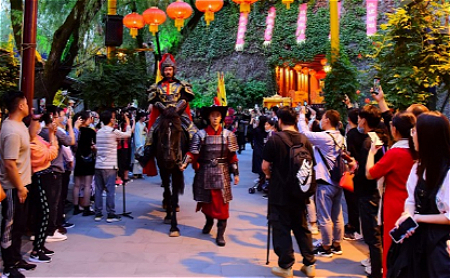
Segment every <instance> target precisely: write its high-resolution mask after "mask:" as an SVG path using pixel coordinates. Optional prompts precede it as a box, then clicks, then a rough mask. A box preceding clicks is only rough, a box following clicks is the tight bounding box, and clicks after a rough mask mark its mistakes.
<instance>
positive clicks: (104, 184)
mask: <svg viewBox="0 0 450 278" xmlns="http://www.w3.org/2000/svg"><path fill="white" fill-rule="evenodd" d="M116 177H117V170H116V169H95V214H101V213H102V211H103V196H102V194H103V190H106V212H107V213H108V215H110V214H115V213H116V204H115V195H116Z"/></svg>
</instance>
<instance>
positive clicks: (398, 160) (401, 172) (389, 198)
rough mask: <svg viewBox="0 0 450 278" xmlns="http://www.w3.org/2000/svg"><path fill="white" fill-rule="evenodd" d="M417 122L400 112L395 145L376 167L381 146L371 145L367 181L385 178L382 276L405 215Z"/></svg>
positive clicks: (394, 126)
mask: <svg viewBox="0 0 450 278" xmlns="http://www.w3.org/2000/svg"><path fill="white" fill-rule="evenodd" d="M415 123H416V118H415V116H414V115H413V114H412V113H407V112H404V113H397V114H396V115H395V116H394V118H393V119H392V122H391V134H392V136H393V138H394V140H395V141H396V143H395V144H394V145H393V146H392V147H391V149H390V150H389V151H387V152H386V154H385V155H384V156H383V158H381V159H380V160H379V161H378V162H377V163H376V164H375V165H374V156H375V154H376V153H377V152H378V151H379V149H380V148H381V147H380V146H375V145H374V144H372V148H371V149H370V151H369V155H368V157H367V164H366V176H367V179H369V180H370V179H380V178H382V177H384V179H385V186H384V194H383V203H382V224H383V277H386V274H387V267H386V261H387V253H388V251H389V247H390V246H391V242H392V239H391V237H390V236H389V231H391V230H392V229H393V228H394V226H395V222H396V221H397V219H398V218H399V217H400V215H401V214H402V212H403V208H404V205H405V200H406V198H407V197H408V192H407V190H406V181H407V180H408V176H409V173H410V172H411V168H412V166H413V164H414V159H415V156H416V153H415V150H414V145H413V142H412V138H411V135H410V130H411V128H413V127H414V125H415Z"/></svg>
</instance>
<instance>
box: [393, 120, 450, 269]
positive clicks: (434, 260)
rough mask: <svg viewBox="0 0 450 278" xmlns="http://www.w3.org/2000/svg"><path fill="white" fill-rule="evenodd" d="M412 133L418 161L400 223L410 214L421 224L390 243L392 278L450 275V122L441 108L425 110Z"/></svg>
mask: <svg viewBox="0 0 450 278" xmlns="http://www.w3.org/2000/svg"><path fill="white" fill-rule="evenodd" d="M411 136H412V138H413V141H414V147H415V150H416V151H417V152H418V161H417V162H416V163H415V164H414V166H413V167H412V169H411V173H410V175H409V178H408V181H407V184H406V187H407V190H408V198H407V199H406V201H405V209H404V212H403V213H402V216H401V217H400V218H399V219H398V221H397V223H396V226H397V227H398V226H399V225H400V224H401V223H403V222H404V221H405V220H406V219H408V218H409V217H411V218H413V219H414V220H415V221H416V222H417V223H418V225H419V226H418V228H417V229H416V230H414V231H411V230H409V231H408V232H407V236H406V239H404V240H403V241H402V242H401V244H398V245H394V244H393V246H392V247H391V250H390V251H389V252H390V253H389V258H388V277H450V256H449V254H448V252H447V241H448V240H449V239H450V206H449V205H450V171H449V168H450V122H449V120H448V119H447V117H445V116H444V115H442V114H441V113H439V112H426V113H423V114H421V115H420V116H419V117H418V118H417V124H416V127H415V128H412V129H411ZM391 254H392V256H391ZM389 264H392V265H389Z"/></svg>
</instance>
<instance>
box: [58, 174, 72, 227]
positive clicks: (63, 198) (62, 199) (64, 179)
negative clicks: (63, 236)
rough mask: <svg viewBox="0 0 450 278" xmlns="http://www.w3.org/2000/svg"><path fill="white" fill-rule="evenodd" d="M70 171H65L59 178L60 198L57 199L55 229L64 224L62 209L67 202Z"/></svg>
mask: <svg viewBox="0 0 450 278" xmlns="http://www.w3.org/2000/svg"><path fill="white" fill-rule="evenodd" d="M71 173H72V172H71V171H67V170H66V172H65V173H63V174H62V177H61V180H62V181H61V184H62V186H61V197H60V198H59V202H58V215H57V219H56V225H57V227H60V226H61V225H62V224H64V221H65V217H64V208H65V205H66V200H67V193H68V192H69V182H70V174H71Z"/></svg>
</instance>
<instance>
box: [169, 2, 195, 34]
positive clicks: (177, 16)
mask: <svg viewBox="0 0 450 278" xmlns="http://www.w3.org/2000/svg"><path fill="white" fill-rule="evenodd" d="M166 12H167V15H168V16H169V17H170V18H171V19H174V20H175V27H177V29H178V31H180V30H181V27H183V26H184V20H185V19H187V18H189V17H190V16H191V15H192V8H191V6H190V5H189V4H188V3H185V2H183V1H182V0H177V1H176V2H173V3H172V4H170V5H169V6H168V7H167V10H166Z"/></svg>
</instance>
